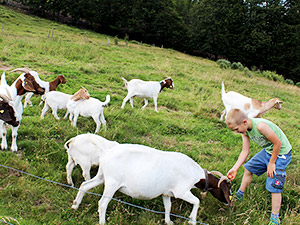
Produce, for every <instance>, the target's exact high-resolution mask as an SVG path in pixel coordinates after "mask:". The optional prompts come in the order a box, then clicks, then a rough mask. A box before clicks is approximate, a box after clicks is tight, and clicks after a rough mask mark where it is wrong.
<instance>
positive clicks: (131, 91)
mask: <svg viewBox="0 0 300 225" xmlns="http://www.w3.org/2000/svg"><path fill="white" fill-rule="evenodd" d="M122 80H123V81H124V83H125V87H126V88H127V90H128V94H127V96H126V97H125V98H124V100H123V103H122V106H121V108H122V109H123V108H124V107H125V104H126V102H127V101H128V100H130V105H131V107H132V108H133V97H139V98H144V100H145V105H144V106H143V107H142V109H145V107H146V106H147V105H148V98H153V101H154V107H155V111H156V112H158V111H157V98H158V94H159V92H161V91H162V90H163V88H170V89H173V88H174V84H173V80H172V79H171V78H170V77H169V78H167V79H165V80H162V81H160V82H158V81H143V80H140V79H133V80H130V81H129V82H128V81H127V80H126V79H125V78H123V77H122Z"/></svg>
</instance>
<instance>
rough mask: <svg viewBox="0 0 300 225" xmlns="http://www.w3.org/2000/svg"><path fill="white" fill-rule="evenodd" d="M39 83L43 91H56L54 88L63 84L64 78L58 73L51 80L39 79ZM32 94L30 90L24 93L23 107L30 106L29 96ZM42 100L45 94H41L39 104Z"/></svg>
mask: <svg viewBox="0 0 300 225" xmlns="http://www.w3.org/2000/svg"><path fill="white" fill-rule="evenodd" d="M40 83H41V84H42V85H41V87H43V88H45V93H48V92H49V91H56V88H57V86H58V85H59V84H65V83H66V78H65V77H64V76H63V75H58V76H57V77H56V78H55V79H54V80H53V81H51V82H46V81H42V80H40ZM32 95H33V93H32V92H28V93H26V96H25V101H24V108H26V107H27V105H30V106H32V102H31V101H30V98H31V97H32ZM44 100H45V95H42V97H41V102H40V104H39V105H41V104H42V103H43V101H44Z"/></svg>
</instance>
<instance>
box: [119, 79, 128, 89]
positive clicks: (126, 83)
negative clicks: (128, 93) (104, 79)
mask: <svg viewBox="0 0 300 225" xmlns="http://www.w3.org/2000/svg"><path fill="white" fill-rule="evenodd" d="M121 78H122V80H123V81H124V84H125V87H126V88H127V86H128V81H127V80H126V79H125V78H124V77H121Z"/></svg>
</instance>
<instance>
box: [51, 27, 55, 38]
mask: <svg viewBox="0 0 300 225" xmlns="http://www.w3.org/2000/svg"><path fill="white" fill-rule="evenodd" d="M54 29H55V28H52V34H51V39H52V38H53V32H54Z"/></svg>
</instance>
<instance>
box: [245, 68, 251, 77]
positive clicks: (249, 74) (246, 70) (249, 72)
mask: <svg viewBox="0 0 300 225" xmlns="http://www.w3.org/2000/svg"><path fill="white" fill-rule="evenodd" d="M244 74H245V75H246V76H248V77H252V73H251V71H250V70H249V69H248V68H247V67H245V68H244Z"/></svg>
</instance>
